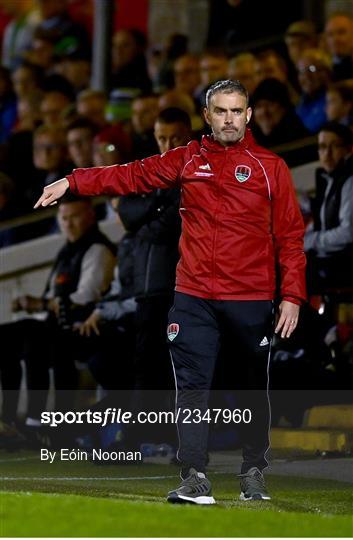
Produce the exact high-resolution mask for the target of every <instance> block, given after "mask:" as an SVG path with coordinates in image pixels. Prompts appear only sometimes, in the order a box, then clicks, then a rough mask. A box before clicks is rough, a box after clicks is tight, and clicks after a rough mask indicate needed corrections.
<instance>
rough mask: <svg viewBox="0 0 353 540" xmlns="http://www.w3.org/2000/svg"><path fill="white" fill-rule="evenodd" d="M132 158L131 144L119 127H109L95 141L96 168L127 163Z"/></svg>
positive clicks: (94, 161) (94, 160)
mask: <svg viewBox="0 0 353 540" xmlns="http://www.w3.org/2000/svg"><path fill="white" fill-rule="evenodd" d="M130 156H131V142H130V139H129V137H128V136H127V135H126V133H125V132H124V131H123V130H122V129H121V128H120V126H119V125H116V126H107V127H105V128H104V129H103V130H102V131H99V132H98V133H97V135H96V136H95V137H94V140H93V164H94V166H95V167H103V166H104V165H114V164H116V163H126V162H127V161H129V158H130Z"/></svg>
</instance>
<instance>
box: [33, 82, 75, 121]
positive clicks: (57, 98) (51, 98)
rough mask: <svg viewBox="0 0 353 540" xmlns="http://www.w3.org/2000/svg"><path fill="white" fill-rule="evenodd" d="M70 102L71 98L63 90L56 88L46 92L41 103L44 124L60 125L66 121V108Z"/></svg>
mask: <svg viewBox="0 0 353 540" xmlns="http://www.w3.org/2000/svg"><path fill="white" fill-rule="evenodd" d="M70 104H71V100H70V98H69V97H68V96H67V95H66V94H65V93H63V92H60V91H56V90H51V91H49V92H45V94H44V95H43V99H42V102H41V104H40V113H41V118H42V122H43V124H44V125H45V126H48V127H53V126H58V125H60V124H61V123H62V122H63V121H64V114H65V110H66V109H68V108H69V106H70Z"/></svg>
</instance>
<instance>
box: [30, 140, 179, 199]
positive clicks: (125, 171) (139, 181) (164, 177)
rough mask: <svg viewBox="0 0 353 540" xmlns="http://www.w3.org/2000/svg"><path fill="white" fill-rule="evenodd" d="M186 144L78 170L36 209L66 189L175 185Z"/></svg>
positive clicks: (117, 191)
mask: <svg viewBox="0 0 353 540" xmlns="http://www.w3.org/2000/svg"><path fill="white" fill-rule="evenodd" d="M185 152H186V147H185V146H182V147H179V148H176V149H174V150H170V151H169V152H166V153H165V154H162V155H161V156H160V155H156V156H151V157H149V158H146V159H143V160H141V161H133V162H131V163H127V164H126V165H111V166H109V167H91V168H88V169H75V170H74V171H73V172H72V174H69V175H68V176H67V177H66V178H63V179H61V180H58V181H57V182H54V183H53V184H50V185H49V186H46V187H45V188H44V190H43V194H42V195H41V197H40V198H39V199H38V201H37V202H36V204H35V206H34V208H39V206H48V205H52V204H55V203H56V201H57V200H58V199H59V198H60V197H62V196H63V195H64V194H65V192H66V190H67V189H70V191H71V192H72V193H74V194H77V195H101V194H106V195H126V194H128V193H147V192H149V191H153V190H154V189H157V188H162V189H166V188H171V187H175V185H176V183H177V181H178V180H179V177H180V173H181V171H182V169H183V165H184V158H185Z"/></svg>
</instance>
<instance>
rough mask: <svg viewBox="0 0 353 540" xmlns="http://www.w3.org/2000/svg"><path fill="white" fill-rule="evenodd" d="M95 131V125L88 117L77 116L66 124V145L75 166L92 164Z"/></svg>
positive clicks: (90, 165)
mask: <svg viewBox="0 0 353 540" xmlns="http://www.w3.org/2000/svg"><path fill="white" fill-rule="evenodd" d="M97 132H98V127H97V125H96V124H93V123H92V122H91V121H90V120H88V118H77V119H76V120H74V121H73V122H71V123H70V124H69V125H68V126H67V129H66V137H67V147H68V151H69V156H70V159H71V161H72V163H73V164H74V166H75V167H77V168H78V167H92V166H93V139H94V137H95V135H96V134H97Z"/></svg>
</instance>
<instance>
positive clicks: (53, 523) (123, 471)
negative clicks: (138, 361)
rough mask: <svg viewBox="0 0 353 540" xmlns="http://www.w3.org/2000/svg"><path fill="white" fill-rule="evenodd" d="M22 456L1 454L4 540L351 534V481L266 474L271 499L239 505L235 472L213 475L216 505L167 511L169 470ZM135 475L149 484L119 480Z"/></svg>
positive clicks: (172, 479) (173, 473)
mask: <svg viewBox="0 0 353 540" xmlns="http://www.w3.org/2000/svg"><path fill="white" fill-rule="evenodd" d="M22 456H27V458H29V459H28V460H27V461H26V460H23V461H12V462H11V461H9V459H11V456H10V458H9V456H8V455H7V459H5V457H6V454H0V467H1V477H2V478H3V479H2V481H1V492H0V535H1V536H2V537H4V536H10V537H11V536H12V537H13V536H16V537H21V536H38V537H41V536H48V537H54V536H73V537H80V536H89V537H92V536H93V537H95V536H100V537H102V536H105V537H109V536H114V537H122V536H125V537H131V536H137V537H139V536H145V537H149V536H166V537H173V536H174V537H175V536H181V537H185V536H189V537H195V536H199V537H204V536H207V537H210V536H211V537H212V536H221V537H222V536H223V537H237V536H245V537H251V536H278V537H286V536H298V537H303V536H308V537H330V536H335V537H339V536H348V537H349V536H352V532H353V528H352V516H351V512H352V494H351V486H350V485H349V484H344V483H339V482H334V481H329V480H313V479H300V478H292V477H280V476H270V475H268V477H267V479H268V487H269V490H270V492H271V495H272V497H273V499H272V501H267V502H265V501H264V502H247V503H243V502H240V501H239V500H238V492H239V491H238V483H237V481H236V480H235V479H234V476H233V475H231V474H215V473H214V474H212V473H211V474H210V478H211V480H212V483H213V488H214V495H215V497H216V500H217V502H218V504H217V506H214V507H194V506H179V505H178V506H171V505H168V504H166V503H165V494H166V492H167V491H168V490H170V489H172V488H173V487H175V486H176V484H177V483H178V477H177V474H178V471H177V469H176V468H175V467H172V466H163V465H146V464H145V465H142V466H132V465H130V466H104V467H98V466H94V465H92V464H91V463H86V462H76V463H63V462H54V463H53V464H52V465H49V464H47V463H41V462H40V461H39V460H38V458H33V459H31V455H28V454H24V453H21V454H18V455H16V456H13V457H14V459H16V458H18V457H20V458H21V457H22ZM32 456H33V454H32ZM141 476H143V477H149V479H143V480H142V479H137V480H136V479H135V480H133V479H132V480H121V479H122V478H134V477H141ZM153 476H166V477H167V478H163V479H152V478H151V477H153ZM6 477H7V478H8V479H7V480H6V479H4V478H6ZM50 478H51V479H50ZM64 478H70V480H64ZM74 478H77V479H74ZM78 478H82V479H78ZM119 478H120V480H119Z"/></svg>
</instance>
